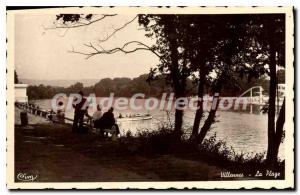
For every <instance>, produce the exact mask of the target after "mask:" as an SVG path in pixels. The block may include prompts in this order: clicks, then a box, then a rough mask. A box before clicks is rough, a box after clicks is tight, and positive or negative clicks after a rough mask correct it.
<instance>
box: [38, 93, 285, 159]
mask: <svg viewBox="0 0 300 195" xmlns="http://www.w3.org/2000/svg"><path fill="white" fill-rule="evenodd" d="M136 101H137V104H140V105H141V104H143V102H144V101H145V100H143V99H137V100H136ZM35 104H37V105H39V106H40V107H41V108H43V109H50V108H51V106H50V105H51V100H36V101H35ZM261 108H262V107H261V106H250V105H248V106H247V109H246V110H242V109H239V110H237V111H233V110H229V111H218V112H217V114H216V122H215V123H214V124H213V125H212V128H211V130H210V131H209V132H208V135H209V136H210V135H213V134H215V133H216V135H217V139H220V140H224V141H226V142H227V145H228V146H231V147H232V148H233V149H234V150H235V151H236V152H243V153H261V152H266V149H267V141H268V140H267V127H268V116H267V114H263V113H262V112H260V109H261ZM73 112H74V111H73V110H72V111H69V112H66V117H70V118H72V117H73ZM88 112H89V114H91V115H92V114H93V110H92V109H89V110H88ZM147 112H148V111H146V110H142V111H134V110H131V109H126V110H122V111H115V112H114V113H115V116H116V117H117V116H118V115H119V114H120V113H121V114H122V116H126V115H127V116H129V115H130V114H136V113H141V114H146V113H147ZM149 112H150V114H151V115H152V116H153V118H152V119H151V120H141V121H122V122H120V121H119V122H118V124H119V126H120V130H121V134H125V133H126V132H127V131H131V133H132V134H135V133H137V132H138V131H139V130H146V129H148V130H155V129H157V127H158V126H159V124H161V123H162V122H169V121H168V119H170V120H171V122H172V121H173V120H174V112H170V113H167V112H166V111H163V110H159V109H155V110H151V111H149ZM194 113H195V111H193V110H185V113H184V126H185V127H191V126H192V124H193V120H194V115H195V114H194ZM207 115H208V112H206V113H205V116H207ZM201 124H203V121H201ZM201 124H200V125H201ZM279 157H280V158H281V159H283V158H284V144H281V146H280V149H279Z"/></svg>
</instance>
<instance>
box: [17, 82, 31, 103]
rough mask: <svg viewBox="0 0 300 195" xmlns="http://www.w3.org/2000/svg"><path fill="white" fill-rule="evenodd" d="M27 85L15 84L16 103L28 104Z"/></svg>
mask: <svg viewBox="0 0 300 195" xmlns="http://www.w3.org/2000/svg"><path fill="white" fill-rule="evenodd" d="M27 87H28V85H27V84H15V102H19V103H27V102H28V97H27Z"/></svg>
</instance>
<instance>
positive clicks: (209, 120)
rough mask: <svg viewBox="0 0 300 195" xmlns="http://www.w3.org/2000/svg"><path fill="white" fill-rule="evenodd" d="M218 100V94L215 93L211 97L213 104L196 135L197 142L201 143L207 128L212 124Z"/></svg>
mask: <svg viewBox="0 0 300 195" xmlns="http://www.w3.org/2000/svg"><path fill="white" fill-rule="evenodd" d="M219 102H220V99H219V94H218V93H215V94H214V97H213V104H212V107H211V109H210V111H209V114H208V117H207V119H206V120H205V123H204V125H203V126H202V128H201V131H200V133H199V135H198V136H197V143H199V144H201V143H202V142H203V140H204V138H205V136H206V134H207V132H208V130H209V129H210V127H211V125H212V124H213V122H214V119H215V116H216V112H217V109H218V106H219Z"/></svg>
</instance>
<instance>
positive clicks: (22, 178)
mask: <svg viewBox="0 0 300 195" xmlns="http://www.w3.org/2000/svg"><path fill="white" fill-rule="evenodd" d="M37 177H38V176H37V175H36V174H28V173H18V175H17V179H18V180H19V181H25V182H30V181H34V180H36V179H37Z"/></svg>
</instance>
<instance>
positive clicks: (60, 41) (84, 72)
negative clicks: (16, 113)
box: [15, 15, 158, 80]
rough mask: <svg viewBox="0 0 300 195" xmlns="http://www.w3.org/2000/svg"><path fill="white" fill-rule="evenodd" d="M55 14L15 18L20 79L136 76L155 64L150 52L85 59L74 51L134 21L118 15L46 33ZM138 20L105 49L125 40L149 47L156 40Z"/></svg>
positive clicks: (108, 43)
mask: <svg viewBox="0 0 300 195" xmlns="http://www.w3.org/2000/svg"><path fill="white" fill-rule="evenodd" d="M55 18H56V16H55V15H16V19H15V66H16V71H17V73H18V75H19V77H20V78H21V79H42V80H56V79H78V80H80V79H101V78H106V77H110V78H113V77H130V78H133V77H137V76H139V75H141V74H144V73H147V72H148V71H149V69H150V67H153V66H155V65H157V64H158V58H157V57H156V56H155V55H153V54H152V53H151V52H149V51H138V52H136V53H133V54H123V53H118V54H113V55H96V56H94V57H92V58H90V59H88V60H86V59H85V56H83V55H80V54H74V53H70V52H68V51H70V50H72V47H74V49H75V50H80V51H87V50H86V48H85V47H83V44H88V43H90V42H92V43H96V42H97V40H99V39H101V38H105V37H106V35H107V33H109V32H112V30H113V28H118V27H120V26H122V25H123V24H124V23H126V22H127V21H130V20H131V19H133V18H134V16H133V15H119V16H115V17H110V18H107V19H105V20H103V21H101V22H97V23H94V24H92V25H89V26H86V27H80V28H76V29H69V30H68V31H67V32H65V30H62V29H55V30H45V29H44V28H43V26H47V27H50V26H53V22H54V21H55ZM139 28H141V27H140V26H139V25H138V22H137V20H135V21H134V22H133V23H131V24H130V25H128V26H127V27H126V28H124V29H123V30H122V31H120V32H118V33H116V34H115V35H114V36H113V37H112V38H111V39H110V40H109V41H107V42H106V43H105V44H103V45H102V46H103V47H104V48H105V49H109V48H113V47H116V46H119V47H120V46H122V45H123V44H124V43H126V42H127V41H133V40H135V41H141V42H143V43H146V44H147V45H151V44H153V43H154V42H155V40H151V39H149V38H146V37H145V36H144V34H145V31H144V30H138V29H139Z"/></svg>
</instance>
